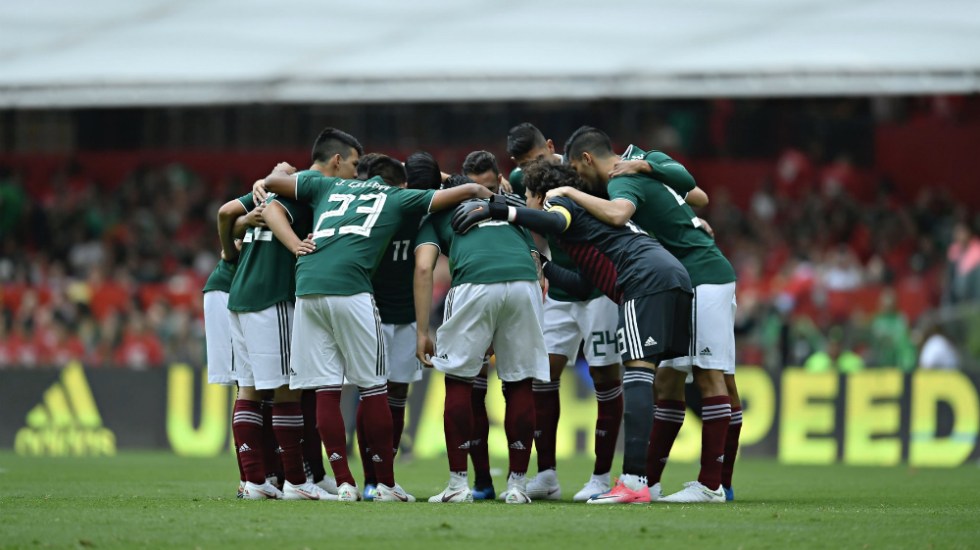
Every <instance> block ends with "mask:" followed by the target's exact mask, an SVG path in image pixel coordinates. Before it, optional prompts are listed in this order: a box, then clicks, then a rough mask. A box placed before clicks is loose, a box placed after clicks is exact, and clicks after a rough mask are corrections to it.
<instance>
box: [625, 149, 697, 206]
mask: <svg viewBox="0 0 980 550" xmlns="http://www.w3.org/2000/svg"><path fill="white" fill-rule="evenodd" d="M630 174H642V175H645V176H649V177H651V178H653V179H654V180H657V181H658V182H660V183H664V184H666V185H667V186H668V187H670V188H671V189H673V190H674V191H676V192H677V194H679V195H680V196H682V197H684V200H685V202H687V204H689V205H691V206H693V207H695V208H698V207H702V206H707V205H708V195H707V193H705V192H704V190H702V189H701V188H699V187H698V186H697V183H696V182H695V181H694V176H692V175H691V173H690V172H688V171H687V168H685V167H684V165H683V164H681V163H679V162H677V161H676V160H674V159H672V158H670V156H668V155H666V154H664V153H662V152H660V151H650V152H649V153H647V155H646V156H645V157H644V158H642V159H636V160H621V161H619V162H617V163H616V164H615V165H614V166H613V169H612V170H610V171H609V177H610V178H614V177H616V176H626V175H630Z"/></svg>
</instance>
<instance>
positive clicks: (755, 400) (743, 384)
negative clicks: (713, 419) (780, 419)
mask: <svg viewBox="0 0 980 550" xmlns="http://www.w3.org/2000/svg"><path fill="white" fill-rule="evenodd" d="M735 379H736V381H737V382H738V395H739V398H741V400H742V408H743V409H744V410H743V411H742V431H741V433H740V435H739V438H738V442H739V445H741V446H745V445H754V444H756V443H758V442H760V441H762V440H763V439H765V437H766V435H768V434H769V431H770V430H771V429H772V424H773V421H774V420H775V418H776V388H775V386H774V385H773V383H772V378H771V377H770V376H769V373H767V372H766V371H765V370H763V369H761V368H759V367H738V371H737V372H736V374H735Z"/></svg>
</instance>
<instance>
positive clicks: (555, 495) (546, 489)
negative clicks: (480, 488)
mask: <svg viewBox="0 0 980 550" xmlns="http://www.w3.org/2000/svg"><path fill="white" fill-rule="evenodd" d="M505 492H506V491H505ZM527 496H528V497H530V498H532V499H534V500H561V485H559V484H558V474H557V473H556V472H555V471H554V470H545V471H543V472H538V475H536V476H534V477H533V478H531V479H529V480H528V482H527Z"/></svg>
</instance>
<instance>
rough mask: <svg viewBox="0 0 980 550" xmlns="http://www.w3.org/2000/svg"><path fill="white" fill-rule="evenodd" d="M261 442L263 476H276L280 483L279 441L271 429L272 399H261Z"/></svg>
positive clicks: (281, 478)
mask: <svg viewBox="0 0 980 550" xmlns="http://www.w3.org/2000/svg"><path fill="white" fill-rule="evenodd" d="M262 444H263V447H262V448H263V460H264V461H265V476H266V477H269V476H276V478H277V479H278V480H279V483H282V480H283V477H284V476H283V472H282V461H281V460H280V459H279V442H278V441H276V432H275V431H274V430H273V429H272V400H271V399H263V400H262Z"/></svg>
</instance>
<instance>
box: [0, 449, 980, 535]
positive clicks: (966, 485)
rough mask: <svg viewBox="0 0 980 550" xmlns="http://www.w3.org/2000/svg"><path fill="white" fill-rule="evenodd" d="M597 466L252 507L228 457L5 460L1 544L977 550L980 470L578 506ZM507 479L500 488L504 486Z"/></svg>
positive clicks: (680, 473)
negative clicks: (484, 487)
mask: <svg viewBox="0 0 980 550" xmlns="http://www.w3.org/2000/svg"><path fill="white" fill-rule="evenodd" d="M498 462H499V461H498ZM617 466H618V461H617ZM352 467H353V468H357V465H354V464H352ZM354 471H355V472H356V471H358V470H357V469H354ZM396 473H397V475H398V478H399V480H400V482H401V483H402V485H404V486H405V488H406V489H407V490H408V491H409V492H412V493H413V494H415V495H416V496H417V497H419V499H420V500H424V497H428V496H430V495H432V494H435V493H437V492H439V491H440V490H442V488H443V487H444V484H445V482H446V479H447V473H446V465H445V463H444V461H442V460H439V461H416V462H410V463H399V464H396ZM589 473H590V462H589V461H588V460H584V459H579V460H575V461H569V462H563V463H561V464H560V465H559V474H560V478H561V481H562V488H563V492H564V494H565V498H566V499H568V500H569V502H536V503H534V504H531V505H529V506H508V505H505V504H502V503H498V502H478V503H475V504H472V505H435V504H428V503H425V502H420V503H417V504H380V503H378V504H375V503H351V504H340V503H336V502H333V503H327V502H323V503H319V502H272V501H266V502H244V501H239V500H236V499H235V490H236V489H237V479H236V478H237V470H236V468H235V465H234V462H233V459H232V457H231V456H230V455H229V456H227V457H222V458H218V459H185V458H177V457H174V456H173V455H170V454H164V453H124V454H121V455H119V456H117V457H113V458H82V459H79V458H75V459H37V458H22V457H18V456H15V455H13V454H10V453H2V454H0V547H2V548H51V547H54V548H135V547H152V548H160V547H180V548H219V547H229V548H231V547H234V548H253V547H259V546H263V547H267V548H328V547H331V548H351V549H361V548H379V547H390V548H398V549H402V548H437V547H439V548H449V547H452V548H467V549H470V548H491V547H492V548H498V549H499V548H515V547H521V548H560V549H564V548H580V547H593V548H594V547H607V548H610V547H611V546H610V545H623V546H622V547H624V548H645V547H654V546H657V547H661V548H677V547H680V548H685V547H686V548H804V547H806V548H976V547H978V546H980V519H978V518H980V496H978V493H977V489H978V488H980V468H978V467H977V465H969V466H964V467H961V468H957V469H951V470H912V469H908V468H904V467H901V468H854V467H844V466H828V467H799V466H796V467H791V466H781V465H778V464H777V463H775V462H773V461H762V460H743V461H741V462H740V463H739V464H738V467H737V469H736V479H735V490H736V497H737V499H738V500H737V501H736V502H734V503H729V504H726V505H697V506H696V505H657V504H653V505H649V506H646V505H633V506H586V505H584V504H575V503H572V502H570V499H571V496H572V495H573V494H574V493H575V491H577V490H578V489H579V488H580V487H581V485H580V484H581V483H583V482H584V481H585V480H586V479H587V478H588V475H589ZM502 477H503V476H497V479H496V483H497V489H498V491H500V490H502V489H503V488H504V481H503V479H502ZM694 477H696V466H695V465H691V464H671V465H670V466H668V468H667V472H666V476H665V479H664V484H665V490H666V491H674V490H677V489H679V488H680V486H681V483H682V482H683V481H686V480H689V479H693V478H694Z"/></svg>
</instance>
